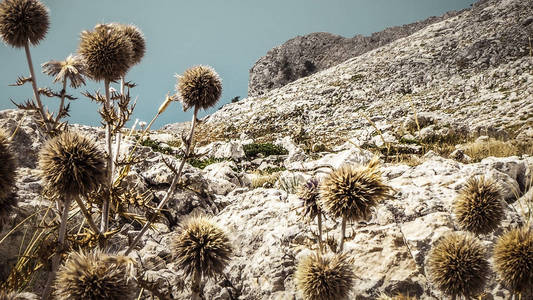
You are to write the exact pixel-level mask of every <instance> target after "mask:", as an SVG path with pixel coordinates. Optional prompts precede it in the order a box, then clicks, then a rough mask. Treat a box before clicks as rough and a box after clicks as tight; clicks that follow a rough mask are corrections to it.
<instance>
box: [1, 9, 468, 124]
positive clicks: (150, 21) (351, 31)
mask: <svg viewBox="0 0 533 300" xmlns="http://www.w3.org/2000/svg"><path fill="white" fill-rule="evenodd" d="M43 2H44V3H45V4H46V5H47V6H48V7H49V8H50V18H51V27H50V30H49V33H48V35H47V36H46V39H45V40H44V41H43V42H42V43H41V44H40V45H38V46H37V47H33V48H32V49H31V51H32V56H33V60H34V66H35V68H36V69H37V70H36V72H37V73H38V74H37V76H36V77H37V83H38V85H39V86H40V87H43V86H49V87H55V89H57V90H59V89H60V86H59V85H56V86H53V84H52V81H51V79H50V78H49V77H47V76H46V75H44V74H43V73H42V72H40V70H41V69H40V65H41V64H42V63H44V62H46V61H48V60H51V59H56V60H62V59H64V58H65V57H66V56H67V55H69V54H70V53H74V52H76V49H77V46H78V42H79V33H80V32H81V31H82V30H86V29H92V28H93V27H94V25H95V24H97V23H102V22H106V23H107V22H119V23H128V24H129V23H131V24H135V25H137V26H138V27H139V28H140V29H141V30H142V31H143V32H144V35H145V38H146V44H147V53H146V56H145V57H144V59H143V61H142V62H141V63H140V64H139V65H137V66H135V67H133V68H132V69H131V70H130V72H129V73H128V75H127V80H131V81H133V82H135V83H137V84H138V86H137V87H136V88H134V89H133V90H132V96H133V97H138V101H137V108H136V110H135V114H134V116H133V117H132V119H135V118H139V119H140V120H144V121H147V122H148V121H150V120H151V119H152V117H153V116H154V114H155V113H156V112H157V109H158V107H159V105H160V104H161V102H162V101H163V100H164V96H165V94H166V93H167V92H171V93H174V85H175V83H176V82H175V81H176V80H175V78H174V74H176V73H179V74H181V73H183V71H184V70H185V69H186V68H188V67H190V66H193V65H197V64H208V65H211V66H213V67H214V68H215V70H217V72H218V73H219V74H220V76H221V78H222V80H223V87H224V91H223V95H222V99H221V101H220V102H219V104H218V105H217V106H216V108H214V109H213V110H210V111H207V112H203V113H202V115H205V113H212V112H213V111H214V110H216V109H217V108H218V107H220V106H222V105H223V104H224V103H227V102H229V101H230V99H231V98H233V97H234V96H241V98H244V97H246V94H247V86H248V71H249V69H250V68H251V67H252V65H253V64H254V62H255V61H256V60H257V59H258V58H259V57H261V56H263V55H265V53H266V52H267V51H268V50H269V49H270V48H272V47H274V46H277V45H280V44H282V43H283V42H285V41H286V40H288V39H290V38H292V37H295V36H297V35H304V34H307V33H311V32H319V31H325V32H331V33H335V34H339V35H342V36H346V37H352V36H354V35H356V34H364V35H368V34H371V33H372V32H376V31H380V30H383V29H384V28H386V27H390V26H395V25H402V24H407V23H411V22H414V21H418V20H422V19H425V18H427V17H429V16H436V15H442V14H443V13H445V12H446V11H449V10H458V9H463V8H466V7H469V6H470V4H472V3H473V2H475V1H474V0H401V1H399V0H327V1H325V0H269V1H256V0H194V1H183V0H179V1H178V0H154V1H146V0H113V1H105V0H91V1H86V0H48V1H46V0H45V1H43ZM0 62H1V64H0V66H1V67H0V68H1V69H2V72H1V73H0V95H2V97H1V99H0V109H6V108H14V106H13V104H12V103H11V102H10V101H9V99H10V98H12V99H14V100H16V101H17V102H22V101H23V100H25V99H27V98H30V97H31V96H32V92H31V86H30V84H26V85H25V86H23V87H9V86H8V85H9V84H11V83H13V82H14V81H15V80H16V78H17V76H19V75H28V74H29V71H28V67H27V64H26V59H25V55H24V50H23V49H14V48H11V47H10V46H7V45H5V44H2V45H0ZM96 89H101V90H102V89H103V83H100V84H97V83H94V82H88V85H87V86H85V87H82V88H80V89H78V90H76V91H73V90H72V89H69V90H68V91H67V92H69V93H71V94H74V95H75V96H76V97H78V100H76V101H74V102H72V103H71V117H70V118H69V121H70V122H71V123H82V124H88V125H98V124H99V122H100V119H99V116H98V114H97V112H96V110H97V105H96V104H95V103H92V102H90V101H89V100H88V99H87V98H84V97H83V96H82V95H80V94H79V92H81V91H85V90H89V91H94V90H96ZM43 102H44V103H45V105H48V106H49V107H51V108H54V107H55V105H56V103H57V102H58V100H56V99H55V98H52V99H49V98H44V99H43ZM190 115H191V112H190V111H188V112H187V113H184V112H183V111H182V109H181V105H180V104H177V103H173V104H172V106H171V107H170V108H169V109H168V110H167V111H166V112H165V113H164V114H163V116H162V117H160V118H159V120H158V122H157V123H156V124H155V127H154V128H159V127H160V126H162V125H164V124H167V123H174V122H181V121H186V120H189V119H190Z"/></svg>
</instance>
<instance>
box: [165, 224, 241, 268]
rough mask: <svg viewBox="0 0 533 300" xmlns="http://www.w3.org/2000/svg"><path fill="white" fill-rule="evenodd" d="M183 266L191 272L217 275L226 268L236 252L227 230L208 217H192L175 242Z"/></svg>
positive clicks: (173, 244) (177, 257) (173, 242)
mask: <svg viewBox="0 0 533 300" xmlns="http://www.w3.org/2000/svg"><path fill="white" fill-rule="evenodd" d="M171 250H172V254H173V256H174V257H175V259H176V261H177V265H178V266H179V268H180V269H183V270H184V271H185V273H186V274H187V275H188V276H191V275H193V274H201V276H202V277H214V276H215V275H216V274H220V273H222V272H223V270H224V268H225V267H226V266H227V265H228V263H229V260H230V256H231V254H232V251H233V250H232V247H231V243H230V241H229V239H228V237H227V235H226V233H224V231H223V230H222V229H221V228H220V227H218V225H217V224H216V223H214V222H213V221H212V220H210V219H208V218H206V217H202V216H199V217H192V218H190V219H188V220H187V221H186V222H185V223H184V225H182V226H181V232H180V233H179V234H178V235H176V236H175V238H174V239H173V241H172V246H171Z"/></svg>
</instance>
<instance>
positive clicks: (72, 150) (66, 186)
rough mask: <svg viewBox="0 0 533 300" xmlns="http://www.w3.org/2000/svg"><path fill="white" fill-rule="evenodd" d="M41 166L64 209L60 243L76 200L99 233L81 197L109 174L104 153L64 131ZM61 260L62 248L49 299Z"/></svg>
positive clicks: (49, 147) (50, 191)
mask: <svg viewBox="0 0 533 300" xmlns="http://www.w3.org/2000/svg"><path fill="white" fill-rule="evenodd" d="M39 168H40V169H41V171H42V173H41V174H42V175H41V176H42V178H43V181H44V183H45V190H46V193H47V194H48V195H49V196H50V197H51V198H52V199H54V200H56V201H58V202H59V204H60V206H61V207H62V210H61V221H60V225H59V235H58V244H59V249H60V250H61V248H63V247H64V244H65V235H66V229H67V219H68V214H69V210H70V204H71V202H72V200H73V199H74V200H75V201H76V202H77V204H78V206H79V207H80V210H81V211H82V212H83V214H84V216H85V218H86V221H87V222H88V224H89V225H90V226H91V228H92V230H93V231H94V232H95V233H96V234H98V227H97V226H96V224H95V223H94V221H93V219H92V217H91V215H90V214H89V213H88V212H87V210H86V208H85V205H84V204H83V203H82V201H81V199H80V196H82V195H83V196H86V195H88V194H89V193H91V192H93V191H95V190H96V189H97V188H98V187H99V186H100V184H101V183H102V182H104V179H105V176H106V166H105V159H104V155H103V153H101V152H100V150H99V149H98V147H97V146H96V145H95V144H94V143H93V142H92V141H90V140H89V139H87V138H85V137H83V136H81V135H79V134H76V133H71V132H64V133H62V134H61V135H59V136H57V137H55V138H53V139H51V140H49V141H48V143H47V144H46V145H45V146H44V148H43V149H42V150H41V152H40V154H39ZM60 261H61V252H60V251H58V253H56V254H55V255H54V257H53V258H52V270H51V272H50V275H49V277H48V282H47V285H46V287H45V289H44V292H43V299H48V297H49V296H50V289H51V284H52V281H53V279H54V278H55V272H56V271H57V268H58V267H59V263H60Z"/></svg>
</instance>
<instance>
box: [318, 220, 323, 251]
mask: <svg viewBox="0 0 533 300" xmlns="http://www.w3.org/2000/svg"><path fill="white" fill-rule="evenodd" d="M317 223H318V249H319V251H320V254H323V253H324V250H323V248H322V213H318V216H317Z"/></svg>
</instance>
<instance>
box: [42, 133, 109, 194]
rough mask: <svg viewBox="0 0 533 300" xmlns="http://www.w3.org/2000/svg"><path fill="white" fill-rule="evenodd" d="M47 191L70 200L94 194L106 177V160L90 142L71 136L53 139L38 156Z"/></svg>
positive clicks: (80, 136) (68, 134) (73, 134)
mask: <svg viewBox="0 0 533 300" xmlns="http://www.w3.org/2000/svg"><path fill="white" fill-rule="evenodd" d="M39 167H40V169H41V171H42V177H43V179H44V181H45V183H46V185H47V186H46V189H47V190H48V191H50V192H52V193H53V194H54V195H61V196H67V197H72V196H75V195H87V194H89V193H90V192H92V191H95V190H96V189H97V188H98V187H99V186H100V185H101V184H102V183H103V182H105V176H106V164H105V156H104V154H103V152H102V151H100V150H99V149H98V147H97V146H96V144H95V143H94V142H93V141H91V140H90V139H88V138H86V137H84V136H82V135H80V134H78V133H74V132H64V133H62V134H60V135H59V136H56V137H54V138H53V139H51V140H50V141H48V143H47V144H46V145H45V146H44V147H43V149H42V150H41V152H40V154H39Z"/></svg>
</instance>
